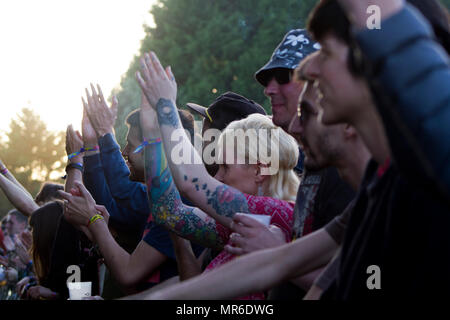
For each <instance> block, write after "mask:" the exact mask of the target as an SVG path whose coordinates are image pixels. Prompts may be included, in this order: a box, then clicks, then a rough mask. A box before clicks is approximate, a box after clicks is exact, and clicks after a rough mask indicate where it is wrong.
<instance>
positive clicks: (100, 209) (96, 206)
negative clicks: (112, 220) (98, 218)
mask: <svg viewBox="0 0 450 320" xmlns="http://www.w3.org/2000/svg"><path fill="white" fill-rule="evenodd" d="M95 209H96V210H97V211H100V212H101V214H102V216H103V217H105V216H109V213H108V210H106V208H105V206H102V205H98V204H96V205H95Z"/></svg>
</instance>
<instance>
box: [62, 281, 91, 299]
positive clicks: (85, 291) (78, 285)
mask: <svg viewBox="0 0 450 320" xmlns="http://www.w3.org/2000/svg"><path fill="white" fill-rule="evenodd" d="M67 287H68V288H69V297H70V300H83V298H86V297H90V296H91V288H92V282H68V283H67Z"/></svg>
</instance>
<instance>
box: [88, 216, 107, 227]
mask: <svg viewBox="0 0 450 320" xmlns="http://www.w3.org/2000/svg"><path fill="white" fill-rule="evenodd" d="M97 220H104V219H103V216H101V215H99V214H96V215H95V216H93V217H91V218H90V219H89V223H88V227H89V226H90V225H91V224H93V223H94V222H95V221H97Z"/></svg>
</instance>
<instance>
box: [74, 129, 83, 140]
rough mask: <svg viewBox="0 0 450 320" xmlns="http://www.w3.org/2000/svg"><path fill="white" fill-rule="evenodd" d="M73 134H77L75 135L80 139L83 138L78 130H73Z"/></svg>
mask: <svg viewBox="0 0 450 320" xmlns="http://www.w3.org/2000/svg"><path fill="white" fill-rule="evenodd" d="M75 134H76V135H77V137H78V138H79V139H80V140H83V136H82V135H81V133H80V131H78V130H77V131H75Z"/></svg>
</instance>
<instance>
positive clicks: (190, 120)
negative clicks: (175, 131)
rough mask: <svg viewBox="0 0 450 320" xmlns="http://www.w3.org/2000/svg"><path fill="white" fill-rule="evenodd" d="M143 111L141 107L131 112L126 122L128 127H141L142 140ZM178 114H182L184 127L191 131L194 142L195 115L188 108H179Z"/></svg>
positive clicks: (181, 118)
mask: <svg viewBox="0 0 450 320" xmlns="http://www.w3.org/2000/svg"><path fill="white" fill-rule="evenodd" d="M140 114H141V112H140V109H137V110H134V111H132V112H130V113H129V114H128V116H127V118H126V119H125V123H126V125H127V126H128V128H131V127H136V128H138V129H139V138H140V140H142V129H141V116H140ZM178 114H179V115H180V120H181V125H182V126H183V128H184V129H186V130H187V131H188V132H189V135H190V136H191V141H192V143H193V142H194V132H195V130H194V116H193V115H192V114H191V113H190V112H189V111H187V110H181V109H178Z"/></svg>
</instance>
